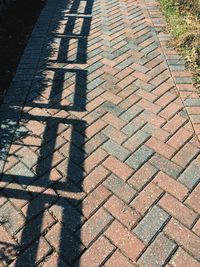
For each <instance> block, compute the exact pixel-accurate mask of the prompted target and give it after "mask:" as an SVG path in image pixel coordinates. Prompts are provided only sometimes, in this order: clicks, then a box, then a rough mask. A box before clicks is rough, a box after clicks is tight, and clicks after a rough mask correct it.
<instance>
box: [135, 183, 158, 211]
mask: <svg viewBox="0 0 200 267" xmlns="http://www.w3.org/2000/svg"><path fill="white" fill-rule="evenodd" d="M162 193H163V191H162V190H161V189H160V188H158V187H157V186H155V185H154V184H153V183H150V184H148V185H147V186H146V187H145V188H144V189H143V191H142V192H141V193H140V194H139V195H138V196H137V197H136V198H135V199H134V200H133V201H132V202H131V206H132V207H133V208H134V209H136V210H137V211H138V212H139V213H141V214H142V215H143V214H144V213H145V212H146V211H147V210H148V209H149V208H150V207H151V206H152V205H153V204H154V203H155V202H156V201H157V200H158V199H159V197H160V196H161V195H162Z"/></svg>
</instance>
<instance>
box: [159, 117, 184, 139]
mask: <svg viewBox="0 0 200 267" xmlns="http://www.w3.org/2000/svg"><path fill="white" fill-rule="evenodd" d="M186 121H187V119H185V118H183V117H181V116H180V115H178V114H176V115H175V116H174V117H173V118H172V119H171V120H170V121H168V122H167V123H166V124H165V125H164V126H163V127H162V129H164V130H165V131H168V132H170V133H172V134H173V133H175V132H176V131H177V130H178V129H179V128H180V127H181V126H183V125H184V123H185V122H186Z"/></svg>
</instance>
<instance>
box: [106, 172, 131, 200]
mask: <svg viewBox="0 0 200 267" xmlns="http://www.w3.org/2000/svg"><path fill="white" fill-rule="evenodd" d="M103 184H104V186H105V187H107V188H108V189H109V190H110V191H111V192H113V194H115V195H116V196H118V197H119V198H121V199H122V200H123V201H125V202H126V203H129V202H130V201H131V199H132V198H133V197H134V196H135V194H136V191H135V190H134V189H133V188H132V187H131V186H130V185H128V184H126V183H125V182H124V181H123V180H122V179H120V178H118V177H116V176H115V175H113V174H112V175H110V176H109V177H108V178H107V179H106V180H105V182H104V183H103Z"/></svg>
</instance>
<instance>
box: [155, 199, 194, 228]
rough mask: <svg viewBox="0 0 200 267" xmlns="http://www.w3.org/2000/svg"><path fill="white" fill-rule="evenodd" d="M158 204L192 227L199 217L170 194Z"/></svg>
mask: <svg viewBox="0 0 200 267" xmlns="http://www.w3.org/2000/svg"><path fill="white" fill-rule="evenodd" d="M158 204H159V205H160V206H161V207H162V208H163V209H164V210H165V211H166V212H168V213H169V214H171V215H172V216H173V217H174V218H176V219H177V220H179V221H180V222H182V223H183V224H185V225H186V226H187V227H190V226H191V225H192V224H193V222H194V221H195V219H196V218H197V214H195V213H194V212H193V211H192V210H190V209H189V208H187V207H186V206H185V205H184V204H182V203H181V202H179V201H178V200H176V199H175V198H174V197H172V196H170V195H169V194H165V195H164V196H163V197H162V198H161V200H160V201H159V202H158Z"/></svg>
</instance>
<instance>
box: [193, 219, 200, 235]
mask: <svg viewBox="0 0 200 267" xmlns="http://www.w3.org/2000/svg"><path fill="white" fill-rule="evenodd" d="M192 230H193V231H194V232H195V234H197V235H198V236H199V237H200V219H198V221H197V222H196V224H195V225H194V227H193V228H192Z"/></svg>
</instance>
